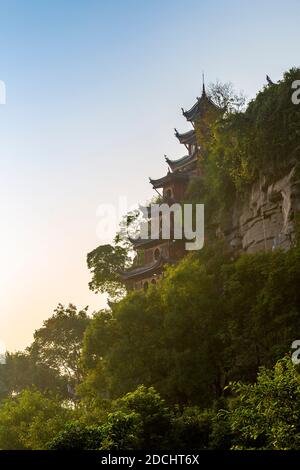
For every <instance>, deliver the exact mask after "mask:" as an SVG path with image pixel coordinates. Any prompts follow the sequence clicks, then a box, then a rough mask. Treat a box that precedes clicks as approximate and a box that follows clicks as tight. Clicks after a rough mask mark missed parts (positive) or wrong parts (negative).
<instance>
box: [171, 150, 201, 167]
mask: <svg viewBox="0 0 300 470" xmlns="http://www.w3.org/2000/svg"><path fill="white" fill-rule="evenodd" d="M165 158H166V162H167V164H168V165H169V167H170V168H171V170H172V171H174V172H176V171H180V170H184V169H186V167H187V165H188V166H190V164H191V163H192V162H195V161H197V152H194V153H193V154H192V155H185V156H184V157H181V158H178V159H177V160H170V159H169V158H167V157H165Z"/></svg>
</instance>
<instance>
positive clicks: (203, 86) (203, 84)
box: [202, 72, 206, 96]
mask: <svg viewBox="0 0 300 470" xmlns="http://www.w3.org/2000/svg"><path fill="white" fill-rule="evenodd" d="M202 96H206V90H205V79H204V72H203V73H202Z"/></svg>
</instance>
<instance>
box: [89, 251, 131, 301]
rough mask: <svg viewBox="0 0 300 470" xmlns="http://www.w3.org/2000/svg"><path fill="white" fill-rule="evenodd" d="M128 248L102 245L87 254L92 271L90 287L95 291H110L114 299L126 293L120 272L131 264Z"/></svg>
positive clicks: (109, 293)
mask: <svg viewBox="0 0 300 470" xmlns="http://www.w3.org/2000/svg"><path fill="white" fill-rule="evenodd" d="M129 262H130V257H129V255H128V248H126V247H123V246H118V245H115V246H112V245H101V246H98V248H96V249H95V250H93V251H91V252H90V253H88V255H87V265H88V269H89V270H90V271H91V273H92V280H91V281H90V282H89V288H90V289H91V290H92V291H95V292H101V293H105V292H106V293H108V295H109V296H110V297H111V298H112V299H117V298H120V297H122V295H124V293H125V289H124V286H123V284H122V283H121V279H120V274H121V273H122V272H123V271H125V269H126V268H127V267H128V266H129Z"/></svg>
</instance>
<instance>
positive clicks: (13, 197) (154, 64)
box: [0, 0, 300, 350]
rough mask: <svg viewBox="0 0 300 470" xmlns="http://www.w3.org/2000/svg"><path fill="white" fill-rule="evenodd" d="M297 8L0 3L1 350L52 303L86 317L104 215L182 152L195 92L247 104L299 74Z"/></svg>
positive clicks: (163, 0)
mask: <svg viewBox="0 0 300 470" xmlns="http://www.w3.org/2000/svg"><path fill="white" fill-rule="evenodd" d="M299 18H300V2H299V0H285V1H284V2H283V1H276V0H272V1H271V0H259V1H258V0H251V1H248V0H243V1H241V0H211V1H209V2H208V1H207V0H205V1H204V0H172V1H170V0H160V1H158V0H151V1H150V0H145V1H143V2H142V1H134V0H122V1H121V0H111V1H109V2H108V1H103V0H97V1H94V0H43V1H40V0H26V1H25V0H0V25H1V26H0V80H3V81H4V82H5V85H6V104H5V105H0V211H1V231H0V344H4V345H5V347H6V348H7V349H8V350H18V349H23V348H25V347H26V346H28V345H29V344H30V342H31V341H32V335H33V332H34V330H35V329H37V328H39V327H41V326H42V322H43V321H44V320H45V319H46V318H48V317H49V316H51V315H52V313H53V310H54V308H55V307H56V306H57V304H58V303H62V304H64V305H67V304H68V303H70V302H71V303H73V304H75V305H77V306H78V308H82V307H84V306H86V305H89V306H90V312H91V313H92V312H93V311H95V310H99V309H100V308H103V307H104V306H105V296H103V295H100V294H94V293H93V292H90V291H89V289H88V282H89V279H90V274H89V272H88V270H87V267H86V254H87V253H88V252H89V251H91V250H92V249H94V248H95V247H97V246H98V245H100V244H101V243H106V242H107V241H109V238H110V236H111V234H110V231H107V230H104V228H105V227H103V226H102V225H99V222H100V223H101V220H102V219H101V218H100V214H101V213H102V212H101V211H102V208H103V205H105V204H113V205H114V206H116V207H117V208H118V207H119V200H120V198H122V201H123V204H124V201H125V200H127V203H128V205H129V206H130V205H131V204H133V203H137V202H139V201H140V202H142V203H143V202H145V201H147V200H149V198H150V197H151V196H152V195H153V193H152V190H151V187H150V185H149V182H148V177H149V176H151V177H153V178H158V177H161V176H163V175H164V174H165V173H166V171H167V168H166V164H165V162H164V158H163V156H164V154H167V155H168V156H169V157H170V158H179V157H181V156H183V155H184V149H183V148H182V146H180V145H179V144H178V142H177V141H176V139H175V137H174V131H173V128H174V127H176V128H178V129H179V131H185V130H188V129H189V126H188V123H187V122H186V121H185V120H184V118H183V116H182V114H181V111H180V108H181V107H184V108H185V109H188V108H190V107H191V106H192V105H193V104H194V102H195V98H196V96H199V94H200V93H201V88H202V72H203V71H204V72H205V80H206V82H207V83H209V82H214V81H216V80H217V79H219V80H220V81H222V82H227V81H231V82H233V84H234V86H235V88H236V89H237V90H243V91H244V93H245V94H246V95H247V97H248V98H249V99H251V98H253V97H255V94H256V93H257V91H258V90H259V89H260V88H261V87H262V86H263V85H264V84H265V76H266V74H268V75H269V76H270V77H271V78H272V80H274V81H276V80H279V79H280V78H281V77H282V74H283V72H284V71H285V70H288V69H289V68H291V67H293V66H299V65H300V64H299V44H300V41H299V39H300V29H299Z"/></svg>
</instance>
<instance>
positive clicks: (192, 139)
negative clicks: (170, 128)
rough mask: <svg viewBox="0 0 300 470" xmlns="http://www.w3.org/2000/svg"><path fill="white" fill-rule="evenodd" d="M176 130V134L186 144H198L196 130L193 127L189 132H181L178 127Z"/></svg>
mask: <svg viewBox="0 0 300 470" xmlns="http://www.w3.org/2000/svg"><path fill="white" fill-rule="evenodd" d="M174 130H175V136H176V137H177V139H178V140H179V142H180V143H181V144H184V145H197V139H196V132H195V130H194V129H191V130H190V131H188V132H183V133H182V134H180V133H179V132H178V130H177V129H174Z"/></svg>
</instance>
